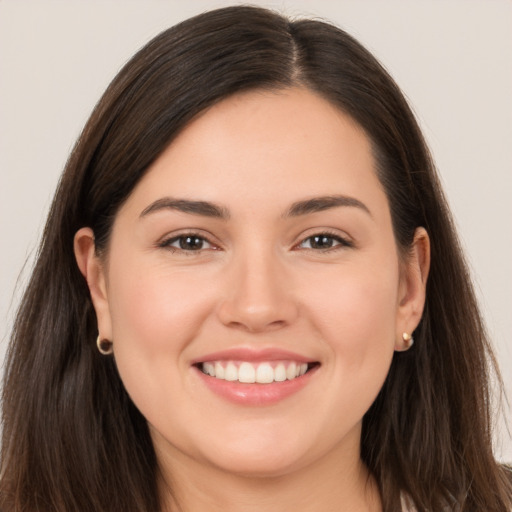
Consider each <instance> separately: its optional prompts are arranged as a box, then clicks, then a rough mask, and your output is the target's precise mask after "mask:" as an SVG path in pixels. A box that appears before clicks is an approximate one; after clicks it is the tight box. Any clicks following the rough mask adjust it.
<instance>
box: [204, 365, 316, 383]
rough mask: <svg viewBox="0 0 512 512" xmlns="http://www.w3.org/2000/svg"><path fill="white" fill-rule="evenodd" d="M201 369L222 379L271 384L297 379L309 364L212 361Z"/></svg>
mask: <svg viewBox="0 0 512 512" xmlns="http://www.w3.org/2000/svg"><path fill="white" fill-rule="evenodd" d="M201 369H202V370H203V373H205V374H207V375H210V376H211V377H215V378H217V379H221V380H227V381H239V382H243V383H246V384H252V383H258V384H270V383H271V382H284V381H285V380H293V379H296V378H297V377H300V376H302V375H304V374H305V373H306V372H307V370H308V365H307V363H296V362H294V361H291V362H275V363H271V362H262V363H249V362H247V361H243V362H234V361H229V362H227V363H225V362H221V361H212V362H207V363H203V364H202V366H201Z"/></svg>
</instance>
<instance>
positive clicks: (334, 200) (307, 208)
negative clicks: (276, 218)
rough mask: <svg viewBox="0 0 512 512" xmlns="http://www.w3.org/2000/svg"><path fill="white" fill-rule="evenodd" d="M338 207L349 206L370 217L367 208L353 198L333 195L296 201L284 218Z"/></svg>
mask: <svg viewBox="0 0 512 512" xmlns="http://www.w3.org/2000/svg"><path fill="white" fill-rule="evenodd" d="M339 206H350V207H355V208H359V209H361V210H362V211H364V212H366V213H367V214H368V215H370V217H371V216H372V214H371V212H370V210H369V209H368V207H367V206H366V205H365V204H364V203H362V202H361V201H359V199H356V198H355V197H349V196H343V195H334V196H322V197H313V198H311V199H306V200H304V201H297V202H296V203H293V204H292V205H291V206H290V208H288V210H287V211H286V212H285V214H284V217H285V218H286V217H298V216H300V215H307V214H310V213H317V212H322V211H324V210H329V209H330V208H337V207H339Z"/></svg>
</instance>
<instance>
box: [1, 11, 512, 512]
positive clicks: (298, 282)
mask: <svg viewBox="0 0 512 512" xmlns="http://www.w3.org/2000/svg"><path fill="white" fill-rule="evenodd" d="M489 365H490V366H491V367H493V366H494V359H493V357H492V353H491V350H490V348H489V345H488V342H487V340H486V338H485V333H484V328H483V326H482V322H481V320H480V316H479V312H478V308H477V305H476V301H475V298H474V293H473V291H472V288H471V285H470V279H469V276H468V273H467V270H466V267H465V264H464V260H463V258H462V255H461V251H460V248H459V245H458V242H457V238H456V235H455V232H454V230H453V227H452V222H451V217H450V214H449V211H448V208H447V206H446V203H445V200H444V198H443V194H442V192H441V190H440V187H439V184H438V181H437V177H436V174H435V171H434V168H433V164H432V162H431V161H430V158H429V154H428V150H427V149H426V147H425V144H424V141H423V138H422V136H421V133H420V131H419V129H418V126H417V124H416V121H415V120H414V117H413V115H412V114H411V112H410V109H409V107H408V106H407V104H406V102H405V100H404V98H403V96H402V95H401V93H400V91H399V90H398V88H397V87H396V85H395V84H394V82H393V81H392V80H391V78H390V77H389V76H388V75H387V73H386V72H385V71H384V70H383V69H382V67H381V66H380V65H379V64H378V63H377V62H376V60H375V59H374V58H373V57H372V56H371V55H370V54H369V53H368V52H367V51H366V50H365V49H363V48H362V47H361V46H360V45H359V44H358V43H357V42H356V41H355V40H353V39H352V38H351V37H350V36H348V35H347V34H346V33H344V32H343V31H341V30H339V29H337V28H335V27H332V26H330V25H328V24H325V23H321V22H317V21H308V20H303V21H296V22H290V21H288V20H286V19H284V18H282V17H280V16H279V15H277V14H275V13H272V12H269V11H266V10H263V9H258V8H251V7H233V8H227V9H221V10H218V11H212V12H209V13H206V14H203V15H200V16H197V17H195V18H192V19H190V20H188V21H186V22H184V23H182V24H180V25H177V26H176V27H174V28H171V29H169V30H168V31H166V32H164V33H162V34H161V35H160V36H158V37H156V38H155V39H154V40H153V41H151V42H150V43H149V44H148V45H147V46H146V47H145V48H143V49H142V50H141V51H140V52H139V53H138V54H137V55H136V56H135V57H134V58H133V59H132V60H131V61H130V62H129V63H128V64H127V65H126V66H125V67H124V69H123V70H122V71H121V72H120V73H119V75H118V76H117V77H116V79H115V80H114V81H113V83H112V84H111V85H110V87H109V88H108V90H107V92H106V93H105V95H104V97H103V98H102V100H101V101H100V103H99V104H98V106H97V107H96V109H95V111H94V112H93V114H92V116H91V119H90V120H89V122H88V123H87V125H86V127H85V129H84V132H83V134H82V136H81V137H80V139H79V141H78V143H77V145H76V147H75V149H74V151H73V153H72V155H71V157H70V160H69V162H68V164H67V167H66V170H65V172H64V175H63V178H62V180H61V183H60V185H59V189H58V191H57V195H56V197H55V200H54V203H53V206H52V209H51V212H50V217H49V220H48V223H47V226H46V229H45V233H44V236H43V244H42V247H41V250H40V254H39V259H38V262H37V265H36V267H35V270H34V274H33V276H32V280H31V282H30V284H29V287H28V289H27V292H26V295H25V298H24V300H23V303H22V305H21V308H20V310H19V314H18V317H17V321H16V325H15V329H14V333H13V337H12V342H11V350H10V354H9V359H8V365H7V371H6V377H5V382H4V400H3V414H4V431H3V447H2V473H1V486H0V489H1V498H0V500H1V501H0V503H1V506H2V510H5V511H11V510H12V511H21V510H41V511H54V510H55V511H70V510H76V511H85V510H87V511H89V510H105V511H113V510H137V511H148V510H155V511H156V510H162V511H174V510H184V511H188V510H217V509H220V508H222V509H224V510H225V509H228V510H244V511H249V510H259V511H260V510H283V509H287V508H293V509H295V510H322V511H327V510H340V509H346V510H384V511H395V510H400V509H402V510H418V511H426V510H433V511H438V510H468V511H469V510H475V511H476V510H488V511H494V510H495V511H504V510H509V509H510V506H511V497H510V496H511V486H510V481H509V476H508V473H507V471H506V470H505V469H503V468H501V467H500V466H499V465H497V464H496V462H495V461H494V459H493V456H492V449H491V438H490V422H489V396H488V370H489V368H488V366H489Z"/></svg>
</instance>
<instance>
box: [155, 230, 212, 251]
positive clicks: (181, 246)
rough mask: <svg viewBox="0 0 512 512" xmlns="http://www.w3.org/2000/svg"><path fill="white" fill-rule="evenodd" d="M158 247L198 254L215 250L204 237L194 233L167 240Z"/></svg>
mask: <svg viewBox="0 0 512 512" xmlns="http://www.w3.org/2000/svg"><path fill="white" fill-rule="evenodd" d="M159 246H160V247H163V248H165V249H171V250H172V251H182V252H200V251H203V250H211V249H215V246H214V245H213V244H211V243H210V242H209V241H208V240H207V239H206V238H205V237H203V236H200V235H198V234H196V233H184V234H182V235H178V236H174V237H172V238H168V239H167V240H164V241H163V242H161V243H160V244H159Z"/></svg>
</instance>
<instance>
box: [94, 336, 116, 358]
mask: <svg viewBox="0 0 512 512" xmlns="http://www.w3.org/2000/svg"><path fill="white" fill-rule="evenodd" d="M96 346H97V347H98V350H99V351H100V354H102V355H104V356H109V355H110V354H112V352H114V344H113V343H112V342H111V341H110V340H107V339H105V338H102V337H101V336H100V335H99V334H98V337H97V338H96Z"/></svg>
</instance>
